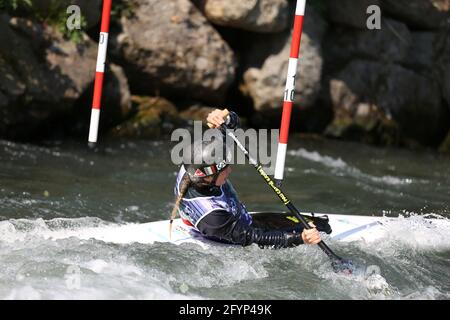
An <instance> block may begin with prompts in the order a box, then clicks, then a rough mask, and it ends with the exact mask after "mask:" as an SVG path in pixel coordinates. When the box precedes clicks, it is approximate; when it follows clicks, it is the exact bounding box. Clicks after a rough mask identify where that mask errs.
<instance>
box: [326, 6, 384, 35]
mask: <svg viewBox="0 0 450 320" xmlns="http://www.w3.org/2000/svg"><path fill="white" fill-rule="evenodd" d="M327 5H328V13H329V19H330V20H331V21H333V22H335V23H338V24H342V25H345V26H349V27H353V28H358V29H367V19H368V17H369V15H368V14H367V8H368V7H369V6H371V5H377V6H379V5H380V1H379V0H339V1H327Z"/></svg>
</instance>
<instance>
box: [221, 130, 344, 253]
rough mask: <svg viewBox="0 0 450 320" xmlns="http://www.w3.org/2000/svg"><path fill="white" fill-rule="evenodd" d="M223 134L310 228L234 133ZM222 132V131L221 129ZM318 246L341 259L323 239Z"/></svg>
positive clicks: (305, 226)
mask: <svg viewBox="0 0 450 320" xmlns="http://www.w3.org/2000/svg"><path fill="white" fill-rule="evenodd" d="M224 131H225V134H226V135H228V136H229V137H230V138H231V139H233V140H234V142H235V143H236V145H237V146H238V147H239V149H241V151H242V152H243V153H244V155H245V157H246V158H247V159H248V161H249V162H250V164H252V165H253V166H254V167H255V169H256V171H258V173H259V174H260V175H261V177H262V178H263V179H264V181H265V182H266V184H267V185H268V186H269V187H271V188H272V190H273V191H274V192H275V193H276V194H277V196H278V198H280V200H281V201H282V202H283V203H284V205H285V206H286V207H287V208H288V209H289V211H290V212H291V213H292V214H293V215H295V217H296V218H297V219H298V220H299V221H300V222H301V223H302V225H303V227H304V228H306V229H311V226H310V225H309V224H308V222H307V221H306V220H305V218H303V217H302V216H301V214H300V212H299V211H298V209H297V208H296V207H295V206H294V205H293V204H292V202H291V201H290V200H289V199H288V197H287V196H286V195H285V194H284V192H283V191H282V190H281V189H280V188H279V187H277V186H276V183H275V182H274V181H273V180H272V179H271V178H270V177H269V175H268V174H267V173H266V172H265V171H264V169H263V168H262V166H261V165H260V164H259V163H258V162H257V161H256V160H255V159H253V158H252V157H251V156H250V154H249V152H248V151H247V150H246V149H245V147H244V146H243V145H242V144H241V142H240V141H239V140H238V139H237V137H236V136H235V134H234V133H233V132H232V131H231V130H226V129H225V130H224ZM222 132H223V131H222ZM318 246H319V247H320V248H321V249H322V250H323V251H324V252H325V253H326V254H327V255H328V257H330V258H332V259H335V260H342V258H340V257H339V256H338V255H337V254H335V253H334V252H333V251H332V250H331V249H330V248H329V247H328V246H327V245H326V244H325V242H323V241H320V242H319V243H318Z"/></svg>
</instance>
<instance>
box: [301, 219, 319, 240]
mask: <svg viewBox="0 0 450 320" xmlns="http://www.w3.org/2000/svg"><path fill="white" fill-rule="evenodd" d="M309 225H310V226H311V227H313V228H312V229H304V230H303V232H302V239H303V243H305V244H318V243H319V242H320V241H321V239H320V234H319V231H317V229H316V226H315V225H314V224H313V223H312V222H310V223H309Z"/></svg>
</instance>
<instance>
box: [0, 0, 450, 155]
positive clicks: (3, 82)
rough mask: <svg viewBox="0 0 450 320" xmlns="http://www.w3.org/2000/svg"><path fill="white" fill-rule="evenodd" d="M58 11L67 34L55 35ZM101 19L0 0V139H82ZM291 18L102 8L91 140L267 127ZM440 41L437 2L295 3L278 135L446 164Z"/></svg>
mask: <svg viewBox="0 0 450 320" xmlns="http://www.w3.org/2000/svg"><path fill="white" fill-rule="evenodd" d="M71 4H76V5H78V6H79V8H80V9H81V11H80V12H81V28H80V29H73V30H69V29H68V28H67V26H66V24H67V21H68V19H69V18H70V16H71V13H68V12H67V8H68V7H69V5H71ZM370 5H376V6H378V7H379V8H380V10H381V11H380V12H381V25H380V28H379V29H374V30H370V29H368V27H367V21H368V19H369V18H370V17H371V14H368V13H367V8H368V7H369V6H370ZM101 7H102V1H101V0H58V1H56V0H2V1H0V8H1V9H0V10H1V11H0V113H1V119H0V138H3V139H7V140H14V141H24V142H40V141H42V140H48V139H50V140H52V139H58V140H61V139H62V140H64V139H66V138H75V139H79V140H84V139H87V133H88V126H89V117H90V108H91V102H92V95H93V80H94V76H95V65H96V56H97V46H98V34H99V30H100V22H101ZM294 12H295V1H288V0H247V1H235V0H233V1H225V0H192V1H189V0H167V1H157V0H145V1H144V0H131V1H123V0H114V1H113V9H112V21H111V30H110V38H109V44H108V53H107V70H106V74H105V84H104V92H103V100H102V114H101V125H100V130H101V131H100V139H107V138H113V139H114V138H117V137H119V138H142V139H159V138H162V137H164V136H165V135H168V134H170V133H171V132H172V130H173V129H174V128H178V127H183V126H189V125H190V121H191V120H193V119H204V117H205V115H206V114H207V113H208V112H209V111H210V110H211V109H210V108H216V107H217V108H224V107H227V108H229V109H231V110H235V111H237V112H238V114H239V115H241V116H242V117H243V118H244V123H245V124H246V125H247V126H250V127H254V128H279V125H280V119H281V107H282V101H283V91H284V85H285V80H286V72H287V64H288V58H289V48H290V43H291V29H292V24H293V18H294ZM449 37H450V32H449V1H448V0H411V1H406V0H405V1H403V0H402V1H398V0H370V1H369V0H339V1H327V0H308V1H307V7H306V13H305V22H304V29H303V35H302V42H301V50H300V62H299V67H298V71H297V81H296V96H295V103H294V107H295V111H294V114H293V116H292V120H291V131H292V132H301V133H308V134H315V135H321V136H325V137H331V138H338V139H344V140H354V141H361V142H364V143H369V144H373V145H379V146H401V147H408V148H413V149H420V148H423V147H425V148H430V149H431V150H435V151H440V152H449V150H450V132H449V131H450V85H449V84H450V82H449V81H448V80H449V79H450V63H449V61H450V42H449Z"/></svg>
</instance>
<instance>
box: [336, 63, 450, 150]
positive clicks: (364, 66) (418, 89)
mask: <svg viewBox="0 0 450 320" xmlns="http://www.w3.org/2000/svg"><path fill="white" fill-rule="evenodd" d="M330 96H331V101H332V105H333V108H334V112H335V119H334V121H333V123H332V124H330V126H329V128H328V130H327V131H328V132H329V133H330V132H331V133H336V132H337V133H338V134H337V135H339V134H342V133H343V132H345V131H346V130H347V129H353V128H354V127H355V126H356V127H358V126H359V127H360V128H361V131H366V132H368V131H371V130H373V129H374V128H377V130H378V132H375V133H376V134H380V132H379V127H380V125H381V126H383V125H384V126H386V127H389V128H395V125H392V123H391V122H390V120H393V121H395V124H396V125H397V126H398V129H399V130H398V132H395V130H394V131H393V132H394V135H395V134H397V133H398V134H399V135H400V136H401V137H402V138H405V139H412V140H414V141H418V142H419V143H421V144H424V145H432V146H437V145H438V144H439V143H440V142H441V141H442V139H443V138H444V136H445V134H446V132H447V130H448V128H449V125H450V123H449V122H450V120H449V114H450V113H449V110H447V108H446V107H445V106H444V105H443V104H442V103H441V95H440V90H439V86H438V84H437V83H436V82H435V81H434V80H433V79H432V78H431V77H425V76H423V75H419V74H417V73H415V72H413V71H412V70H408V69H405V68H404V67H401V66H399V65H395V64H382V63H379V62H372V61H365V60H354V61H352V62H350V63H349V64H348V65H347V67H346V68H345V69H343V70H342V71H341V72H340V73H339V74H338V75H337V76H336V77H335V78H334V79H332V80H331V82H330ZM380 115H381V116H380ZM373 119H375V120H376V123H375V124H374V123H373V122H372V121H371V120H373ZM364 126H368V127H364ZM391 138H392V137H391ZM405 139H404V140H405ZM394 140H395V139H394Z"/></svg>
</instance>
